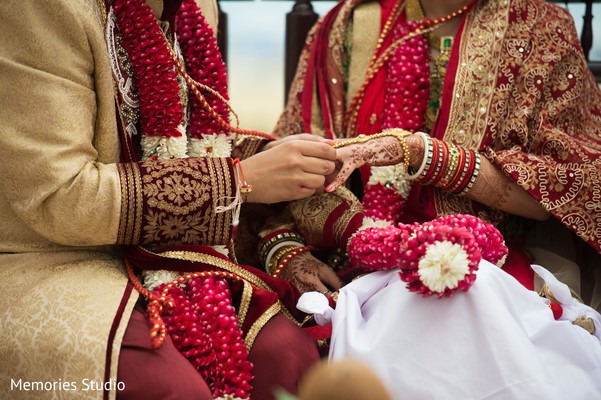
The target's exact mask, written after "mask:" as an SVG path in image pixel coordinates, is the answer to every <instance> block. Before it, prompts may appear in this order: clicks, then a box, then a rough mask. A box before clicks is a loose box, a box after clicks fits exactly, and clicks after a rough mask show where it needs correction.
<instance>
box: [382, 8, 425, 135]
mask: <svg viewBox="0 0 601 400" xmlns="http://www.w3.org/2000/svg"><path fill="white" fill-rule="evenodd" d="M420 28H423V27H422V25H421V23H420V22H419V21H411V22H407V21H404V20H403V21H401V22H399V23H398V24H397V25H396V27H395V29H394V31H393V32H392V34H393V36H392V41H393V42H395V41H396V40H398V39H400V38H403V37H407V36H408V35H409V34H411V33H412V32H414V31H416V30H417V29H420ZM428 49H429V47H428V39H427V38H426V36H425V35H418V36H415V37H412V38H410V39H409V40H406V41H405V42H403V43H402V44H401V45H400V46H399V47H398V48H397V49H396V50H395V51H394V53H393V54H392V56H391V57H390V61H389V63H388V74H387V76H386V95H385V96H386V101H385V104H388V105H389V106H388V107H386V108H385V109H384V121H383V124H382V128H383V129H391V128H401V129H405V130H408V131H410V132H417V131H420V130H422V129H423V128H424V123H425V118H424V116H425V113H426V110H427V109H428V102H429V101H430V64H429V62H430V55H429V53H428Z"/></svg>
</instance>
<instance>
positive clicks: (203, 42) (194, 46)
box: [176, 0, 230, 138]
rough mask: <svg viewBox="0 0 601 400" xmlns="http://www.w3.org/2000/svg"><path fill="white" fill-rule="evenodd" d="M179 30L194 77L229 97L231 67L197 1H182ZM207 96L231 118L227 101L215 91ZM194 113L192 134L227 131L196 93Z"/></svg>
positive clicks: (225, 115)
mask: <svg viewBox="0 0 601 400" xmlns="http://www.w3.org/2000/svg"><path fill="white" fill-rule="evenodd" d="M176 33H177V36H178V39H179V40H180V46H181V49H182V54H183V56H184V60H186V68H187V71H188V74H189V75H190V77H192V79H194V80H195V81H196V82H198V83H200V84H202V85H205V86H208V87H210V88H212V89H213V90H215V91H216V92H217V93H219V94H220V95H221V96H222V97H223V98H224V99H225V100H228V99H229V98H228V90H227V68H226V66H225V62H224V61H223V58H222V57H221V52H220V51H219V48H218V47H217V39H216V38H215V35H214V32H213V30H212V29H211V27H210V26H209V24H208V23H207V22H206V20H205V18H204V17H203V15H202V12H201V11H200V9H199V8H198V5H197V4H196V1H194V0H184V2H183V3H182V5H181V7H180V9H179V11H178V13H177V19H176ZM205 98H206V99H207V101H208V102H209V104H211V107H212V109H213V111H214V112H216V113H217V114H218V115H219V116H220V117H221V119H222V120H223V121H228V120H229V115H230V110H229V108H228V106H227V104H225V103H224V102H223V101H220V100H219V99H217V98H216V97H215V96H214V95H212V94H211V93H207V94H206V95H205ZM191 114H192V116H193V117H192V118H191V121H190V135H191V136H192V137H195V138H199V137H201V134H203V133H204V134H218V133H226V132H225V131H224V127H223V126H222V125H221V124H220V123H219V121H217V120H216V119H215V118H213V116H212V114H211V113H210V112H209V110H207V109H206V108H204V107H203V106H202V105H201V104H200V101H199V100H198V99H197V98H196V97H195V96H192V105H191Z"/></svg>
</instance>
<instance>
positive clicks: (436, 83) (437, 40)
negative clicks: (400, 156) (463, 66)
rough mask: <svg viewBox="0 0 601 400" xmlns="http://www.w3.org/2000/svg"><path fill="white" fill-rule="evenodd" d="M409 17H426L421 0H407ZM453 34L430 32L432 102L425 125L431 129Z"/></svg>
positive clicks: (429, 105)
mask: <svg viewBox="0 0 601 400" xmlns="http://www.w3.org/2000/svg"><path fill="white" fill-rule="evenodd" d="M407 18H408V19H409V20H421V19H423V18H425V15H424V9H423V7H422V4H421V1H420V0H407ZM453 40H454V37H453V36H450V35H449V36H436V35H434V34H432V33H428V43H429V45H430V49H431V50H435V51H430V58H431V60H432V65H431V69H430V102H429V104H428V109H427V110H426V116H425V123H426V124H425V125H426V129H430V128H431V127H432V126H433V125H434V122H435V121H436V116H437V114H438V110H439V109H440V101H441V97H442V90H443V85H444V77H445V75H446V73H447V67H448V64H449V60H450V58H451V49H452V48H453Z"/></svg>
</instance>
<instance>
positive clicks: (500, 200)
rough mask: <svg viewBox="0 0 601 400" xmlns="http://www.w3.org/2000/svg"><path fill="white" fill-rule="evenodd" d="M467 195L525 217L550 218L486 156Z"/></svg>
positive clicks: (479, 201) (490, 205)
mask: <svg viewBox="0 0 601 400" xmlns="http://www.w3.org/2000/svg"><path fill="white" fill-rule="evenodd" d="M466 197H467V198H469V199H471V200H475V201H477V202H478V203H481V204H484V205H486V206H489V207H492V208H494V209H497V210H501V211H505V212H508V213H510V214H515V215H519V216H522V217H525V218H530V219H535V220H540V221H544V220H546V219H547V218H549V213H548V212H547V211H546V210H545V209H544V208H543V207H542V206H541V205H540V204H539V203H538V202H537V201H536V200H534V199H533V198H532V197H530V195H528V193H527V192H526V191H525V190H524V189H522V188H521V187H519V186H518V185H517V184H516V183H515V182H513V181H511V180H510V179H509V178H508V177H507V176H505V174H503V172H502V171H501V170H499V169H498V168H497V167H495V166H494V165H493V164H492V163H491V162H490V161H489V160H488V159H486V158H484V157H482V159H481V164H480V173H479V174H478V177H477V178H476V181H475V182H474V186H473V187H472V189H471V190H470V191H469V192H468V193H467V194H466Z"/></svg>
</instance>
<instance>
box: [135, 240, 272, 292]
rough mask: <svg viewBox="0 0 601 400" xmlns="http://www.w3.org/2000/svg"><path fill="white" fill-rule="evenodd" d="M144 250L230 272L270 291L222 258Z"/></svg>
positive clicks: (243, 270)
mask: <svg viewBox="0 0 601 400" xmlns="http://www.w3.org/2000/svg"><path fill="white" fill-rule="evenodd" d="M144 250H145V251H146V252H148V253H151V254H153V255H156V256H159V257H163V258H172V259H174V260H182V261H192V262H200V263H203V264H208V265H212V266H214V267H218V268H221V269H223V270H225V271H228V272H232V273H234V274H236V275H239V276H241V277H242V278H244V279H245V280H247V281H248V282H250V283H252V284H253V285H255V286H257V287H259V288H261V289H263V290H268V291H272V290H271V288H270V287H269V285H267V284H266V283H265V282H264V281H263V280H262V279H261V278H259V277H257V276H256V275H254V274H252V272H249V271H247V270H245V269H244V268H242V267H240V266H239V265H237V264H234V263H233V262H231V261H226V260H224V259H223V258H219V257H215V256H211V255H209V254H202V253H195V252H192V251H166V252H164V253H153V252H152V251H150V250H146V249H144Z"/></svg>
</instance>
